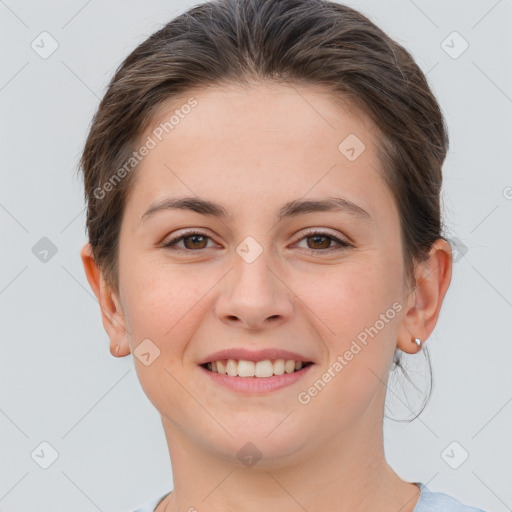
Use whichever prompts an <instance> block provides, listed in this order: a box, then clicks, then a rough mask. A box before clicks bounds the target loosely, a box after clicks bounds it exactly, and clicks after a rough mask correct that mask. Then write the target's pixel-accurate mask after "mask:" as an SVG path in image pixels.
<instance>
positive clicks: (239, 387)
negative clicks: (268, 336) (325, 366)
mask: <svg viewBox="0 0 512 512" xmlns="http://www.w3.org/2000/svg"><path fill="white" fill-rule="evenodd" d="M312 366H314V365H313V364H309V365H308V366H305V367H304V368H301V369H300V370H299V371H296V372H293V373H283V375H273V376H272V377H238V376H237V377H230V376H229V375H223V374H221V373H217V372H212V371H210V370H207V369H206V368H203V367H202V366H199V369H200V370H202V371H203V372H204V373H206V374H207V376H209V377H210V379H212V380H213V381H214V382H217V383H219V384H222V385H224V386H226V387H227V388H230V389H232V390H233V391H238V392H239V393H246V394H253V393H267V392H270V391H276V390H277V389H281V388H284V387H285V386H289V385H290V384H293V383H295V382H298V381H299V380H300V379H302V378H303V377H304V376H305V375H306V374H307V373H309V370H310V369H311V367H312Z"/></svg>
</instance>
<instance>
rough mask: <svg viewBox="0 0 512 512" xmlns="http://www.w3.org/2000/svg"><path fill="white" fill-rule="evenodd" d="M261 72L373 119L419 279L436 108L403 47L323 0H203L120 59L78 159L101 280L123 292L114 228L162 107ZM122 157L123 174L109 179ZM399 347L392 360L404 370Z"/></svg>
mask: <svg viewBox="0 0 512 512" xmlns="http://www.w3.org/2000/svg"><path fill="white" fill-rule="evenodd" d="M257 81H266V82H281V83H290V84H309V85H321V86H322V85H323V86H325V87H327V88H328V89H329V90H330V91H332V97H333V99H336V100H338V101H340V103H341V102H343V101H345V102H347V104H348V105H349V106H350V105H351V106H353V107H354V108H357V109H359V110H360V111H361V112H363V113H365V114H366V115H367V116H369V118H370V119H371V120H372V121H373V123H374V124H375V127H376V132H378V135H377V133H376V135H377V138H378V140H379V144H378V148H377V149H378V155H379V158H380V161H381V162H382V164H383V168H384V169H385V173H384V176H383V178H384V179H385V181H386V183H387V185H388V187H389V189H390V191H391V193H392V194H393V196H394V199H395V201H396V204H397V207H398V211H399V215H400V223H401V238H402V248H403V259H404V265H405V271H406V276H405V277H406V280H405V282H406V284H408V285H409V284H410V283H414V282H415V281H414V270H415V264H416V263H417V262H420V261H424V260H425V259H426V258H427V256H428V252H429V249H430V248H431V246H432V244H433V242H434V241H435V240H437V239H438V238H444V237H443V236H442V234H441V228H442V226H441V212H440V190H441V182H442V171H441V168H442V164H443V162H444V159H445V156H446V153H447V150H448V135H447V130H446V127H445V124H444V119H443V115H442V113H441V109H440V107H439V105H438V103H437V101H436V99H435V97H434V95H433V93H432V91H431V90H430V88H429V85H428V82H427V80H426V77H425V75H424V74H423V73H422V71H421V70H420V68H419V67H418V66H417V64H416V63H415V61H414V59H413V58H412V56H411V55H410V54H409V52H408V51H407V50H406V49H404V48H403V47H402V46H401V45H400V44H398V43H396V42H395V41H393V40H392V39H391V38H390V37H388V36H387V35H386V34H385V33H384V32H383V31H382V30H381V29H379V28H378V27H377V26H376V25H375V24H373V23H372V22H371V21H370V20H369V19H368V18H367V17H365V16H364V15H363V14H361V13H359V12H357V11H356V10H354V9H351V8H349V7H347V6H344V5H341V4H338V3H334V2H329V1H325V0H212V1H207V2H205V3H203V4H200V5H196V6H194V7H193V8H191V9H189V10H188V11H187V12H185V13H183V14H181V15H180V16H178V17H176V18H175V19H173V20H171V21H170V22H169V23H167V24H166V25H165V26H164V27H163V28H161V29H159V30H158V31H157V32H155V33H154V34H152V35H151V36H150V37H149V38H148V39H147V40H146V41H144V42H143V43H142V44H140V45H139V46H138V47H137V48H136V49H135V50H134V51H133V52H132V53H131V54H130V55H129V56H128V57H127V58H126V59H125V60H124V62H122V64H121V65H120V66H119V68H118V69H117V71H116V73H115V75H114V77H113V78H112V80H111V82H110V84H109V86H108V89H107V92H106V94H105V96H104V97H103V99H102V101H101V103H100V105H99V108H98V111H97V112H96V114H95V116H94V119H93V121H92V125H91V127H90V132H89V135H88V137H87V141H86V143H85V148H84V151H83V154H82V157H81V161H80V167H81V169H82V170H83V177H84V185H85V198H86V201H87V205H88V210H87V230H88V235H89V241H90V243H91V246H92V250H93V255H94V258H95V260H96V262H97V263H98V265H99V266H100V268H101V269H102V271H103V273H104V276H105V279H106V281H107V283H108V284H109V285H110V286H112V288H113V289H114V290H115V291H116V292H118V291H119V283H118V272H117V260H118V241H119V232H120V227H121V220H122V215H123V208H124V204H125V203H126V197H127V194H128V192H129V190H130V186H131V185H132V183H133V179H134V176H135V171H131V172H128V171H129V169H127V168H126V162H127V161H129V160H130V158H131V157H132V154H133V151H134V149H135V148H136V145H137V143H139V144H140V141H139V139H140V138H141V136H142V134H143V133H144V132H145V129H146V128H147V127H148V125H149V124H150V123H151V122H153V121H154V116H155V114H156V113H157V111H158V108H159V107H161V106H162V105H163V104H164V102H165V103H167V102H168V100H170V99H173V98H177V97H178V96H182V95H183V94H185V93H187V92H190V91H192V90H193V89H198V88H201V87H210V86H212V85H222V84H226V83H232V84H244V83H251V82H257ZM123 166H124V169H125V171H126V172H125V173H122V174H123V177H122V179H118V180H117V182H113V181H112V177H114V176H113V175H114V173H115V171H116V170H119V169H121V168H123ZM118 177H119V176H118ZM109 180H110V181H109ZM108 183H110V184H111V185H110V186H106V185H108ZM444 239H445V240H446V238H444ZM423 351H426V347H424V348H423ZM399 352H400V351H399V350H398V349H397V352H396V354H395V361H394V362H395V364H396V365H397V366H399V367H401V368H402V370H403V367H402V366H401V363H400V354H399ZM426 356H427V358H428V353H427V352H426ZM429 366H430V365H429ZM431 389H432V387H431Z"/></svg>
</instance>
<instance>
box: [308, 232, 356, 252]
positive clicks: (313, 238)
mask: <svg viewBox="0 0 512 512" xmlns="http://www.w3.org/2000/svg"><path fill="white" fill-rule="evenodd" d="M302 240H306V241H307V242H306V244H307V247H304V249H307V250H308V251H309V252H310V253H313V254H314V253H320V254H322V253H324V254H325V253H326V252H331V251H340V250H343V249H346V248H348V247H353V245H352V244H350V243H348V242H345V241H343V240H340V239H339V238H338V237H336V236H334V235H331V234H330V233H326V232H323V231H313V232H311V233H306V234H305V236H304V237H303V238H301V239H300V241H302ZM332 242H335V245H334V246H332V245H331V243H332ZM336 246H337V247H336Z"/></svg>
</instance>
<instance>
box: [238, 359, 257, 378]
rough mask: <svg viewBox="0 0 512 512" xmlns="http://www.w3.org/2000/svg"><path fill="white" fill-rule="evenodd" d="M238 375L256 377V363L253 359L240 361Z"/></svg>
mask: <svg viewBox="0 0 512 512" xmlns="http://www.w3.org/2000/svg"><path fill="white" fill-rule="evenodd" d="M238 376H239V377H254V363H253V362H252V361H238ZM258 377H260V375H258Z"/></svg>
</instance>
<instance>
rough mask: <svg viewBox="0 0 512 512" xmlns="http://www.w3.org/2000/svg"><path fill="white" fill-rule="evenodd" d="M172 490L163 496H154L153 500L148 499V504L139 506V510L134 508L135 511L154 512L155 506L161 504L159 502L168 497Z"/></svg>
mask: <svg viewBox="0 0 512 512" xmlns="http://www.w3.org/2000/svg"><path fill="white" fill-rule="evenodd" d="M169 494H171V493H170V492H168V493H167V494H164V495H163V496H158V497H156V498H153V499H152V500H151V501H148V502H147V503H146V504H144V505H143V506H142V507H140V508H138V509H137V510H134V511H133V512H154V510H155V508H156V507H157V506H158V505H159V503H160V502H161V501H162V500H163V499H164V498H166V497H167V496H168V495H169Z"/></svg>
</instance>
